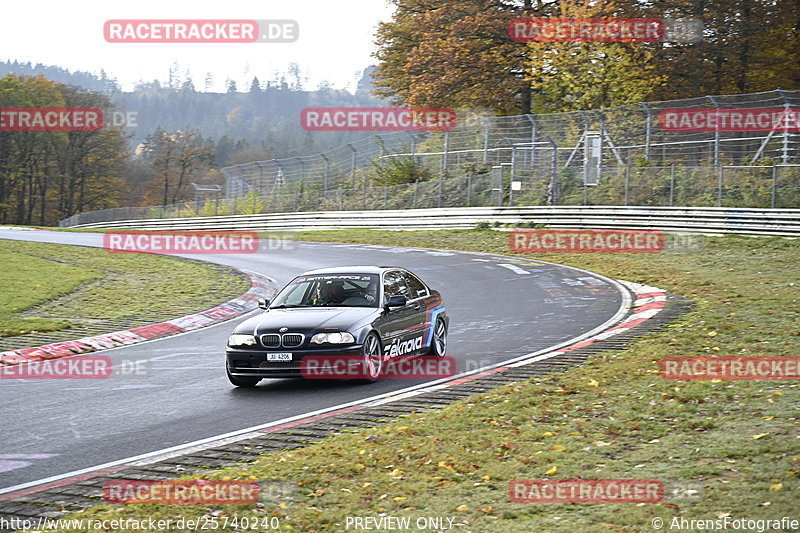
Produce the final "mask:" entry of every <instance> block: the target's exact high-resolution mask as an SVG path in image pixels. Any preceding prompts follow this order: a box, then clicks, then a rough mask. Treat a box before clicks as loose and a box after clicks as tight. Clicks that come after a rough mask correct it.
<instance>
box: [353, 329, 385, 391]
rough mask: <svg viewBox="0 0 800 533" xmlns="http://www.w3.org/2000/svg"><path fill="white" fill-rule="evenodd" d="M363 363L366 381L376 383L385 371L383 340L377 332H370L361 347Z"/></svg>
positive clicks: (364, 380) (363, 380)
mask: <svg viewBox="0 0 800 533" xmlns="http://www.w3.org/2000/svg"><path fill="white" fill-rule="evenodd" d="M361 365H362V370H363V371H364V376H365V377H364V379H361V380H359V381H362V382H364V383H374V382H375V381H378V380H379V379H380V378H381V373H382V372H383V349H382V348H381V341H380V339H379V338H378V336H377V335H376V334H375V333H370V334H369V335H367V338H366V339H364V346H363V348H362V349H361Z"/></svg>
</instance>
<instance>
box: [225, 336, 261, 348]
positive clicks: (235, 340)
mask: <svg viewBox="0 0 800 533" xmlns="http://www.w3.org/2000/svg"><path fill="white" fill-rule="evenodd" d="M255 345H256V338H255V337H253V336H252V335H237V334H233V335H231V336H230V337H229V338H228V346H255Z"/></svg>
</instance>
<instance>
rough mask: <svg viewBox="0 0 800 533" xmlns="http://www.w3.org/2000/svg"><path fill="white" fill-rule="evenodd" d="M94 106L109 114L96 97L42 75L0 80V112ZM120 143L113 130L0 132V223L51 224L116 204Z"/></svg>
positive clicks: (121, 153)
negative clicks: (83, 212) (15, 108)
mask: <svg viewBox="0 0 800 533" xmlns="http://www.w3.org/2000/svg"><path fill="white" fill-rule="evenodd" d="M7 107H84V108H85V107H96V108H99V109H101V110H102V111H103V112H104V114H105V115H108V114H109V113H111V112H112V111H113V110H114V107H113V106H112V105H111V104H110V102H109V100H108V98H107V97H106V96H104V95H103V94H101V93H96V92H92V91H88V90H85V89H80V88H77V87H70V86H66V85H63V84H60V83H55V82H52V81H50V80H48V79H46V78H45V77H44V76H33V77H26V76H14V75H9V76H6V77H4V78H2V79H0V108H7ZM126 157H127V156H126V140H125V137H124V135H123V134H122V132H121V131H119V129H116V128H112V127H109V126H107V125H106V126H103V127H102V128H100V129H99V130H95V131H0V222H5V223H14V224H33V223H38V224H41V225H47V224H55V223H57V222H58V220H59V219H62V218H65V217H69V216H71V215H73V214H75V213H76V212H79V211H83V210H91V209H102V208H105V207H111V206H114V205H116V204H117V202H118V200H119V195H120V192H121V183H122V182H121V179H120V172H121V165H122V162H123V161H124V160H125V158H126Z"/></svg>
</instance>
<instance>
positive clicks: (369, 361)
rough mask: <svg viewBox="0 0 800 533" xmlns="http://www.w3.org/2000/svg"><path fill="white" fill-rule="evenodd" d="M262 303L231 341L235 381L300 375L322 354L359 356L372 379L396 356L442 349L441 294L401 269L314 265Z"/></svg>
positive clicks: (444, 339)
mask: <svg viewBox="0 0 800 533" xmlns="http://www.w3.org/2000/svg"><path fill="white" fill-rule="evenodd" d="M259 305H260V307H261V308H262V309H264V312H263V313H261V314H259V315H258V316H255V317H252V318H250V319H248V320H245V321H244V322H242V323H241V324H239V325H238V326H237V327H236V329H234V331H233V333H232V334H231V336H230V338H229V339H228V348H227V350H226V355H227V374H228V379H229V380H230V382H231V383H233V384H234V385H236V386H239V387H254V386H255V385H256V384H257V383H258V382H259V381H260V380H261V379H263V378H286V377H303V376H304V368H306V366H304V365H307V364H308V362H309V360H311V359H315V360H316V361H319V360H320V358H322V359H323V360H324V359H326V358H330V359H337V358H338V359H343V358H346V359H349V360H353V359H356V360H358V361H359V362H360V364H361V366H362V368H363V369H364V374H363V376H362V379H361V381H367V382H370V381H375V380H378V379H380V377H381V374H382V371H383V369H384V366H385V365H386V364H387V362H390V361H392V360H393V359H394V358H406V357H411V356H416V355H424V354H429V355H434V356H439V357H444V356H445V351H446V349H447V329H448V325H449V322H448V318H447V315H446V313H445V307H444V301H443V299H442V296H441V295H440V294H439V292H438V291H435V290H433V289H431V288H430V287H428V286H427V285H426V284H425V283H423V282H422V281H421V280H420V279H419V278H418V277H417V276H416V275H415V274H413V273H412V272H410V271H409V270H407V269H404V268H401V267H387V266H382V267H377V266H352V267H336V268H324V269H318V270H311V271H309V272H306V273H304V274H302V275H300V276H298V277H296V278H295V279H293V280H292V281H291V282H290V283H289V284H288V285H286V286H285V287H284V288H283V289H282V290H281V291H280V292H279V293H278V294H277V295H276V296H275V299H274V300H273V301H272V302H271V303H270V302H269V301H268V300H262V301H260V302H259ZM304 359H305V361H304ZM305 377H308V376H305Z"/></svg>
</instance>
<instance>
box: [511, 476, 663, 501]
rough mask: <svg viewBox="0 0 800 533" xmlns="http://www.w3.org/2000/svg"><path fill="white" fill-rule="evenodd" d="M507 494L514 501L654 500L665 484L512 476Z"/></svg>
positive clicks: (619, 480) (622, 480) (658, 498)
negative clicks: (518, 477)
mask: <svg viewBox="0 0 800 533" xmlns="http://www.w3.org/2000/svg"><path fill="white" fill-rule="evenodd" d="M508 497H509V498H510V499H511V501H512V502H517V503H657V502H660V501H661V500H662V499H664V485H663V483H661V481H659V480H657V479H515V480H513V481H510V482H509V483H508Z"/></svg>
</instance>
